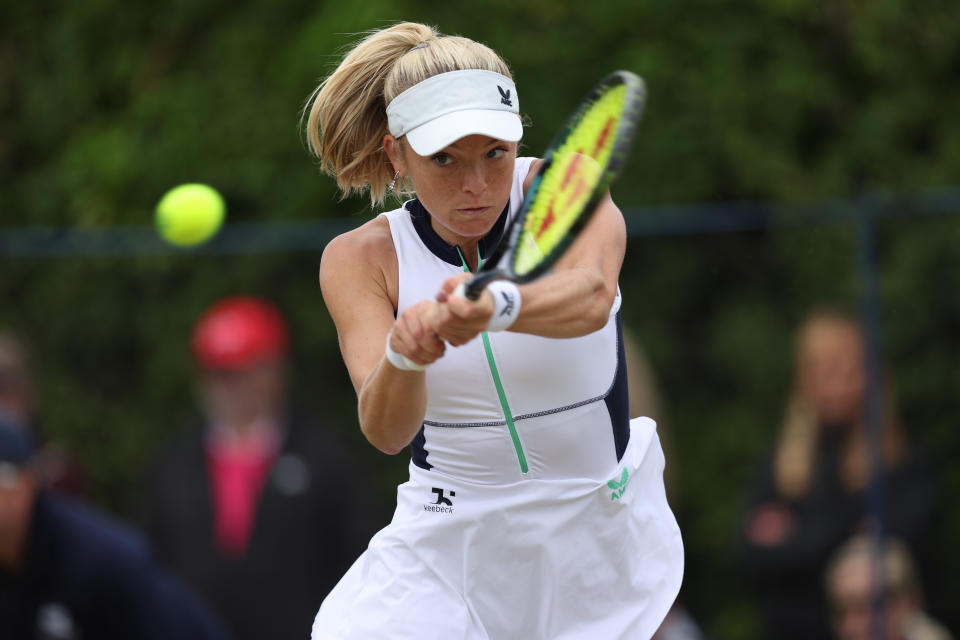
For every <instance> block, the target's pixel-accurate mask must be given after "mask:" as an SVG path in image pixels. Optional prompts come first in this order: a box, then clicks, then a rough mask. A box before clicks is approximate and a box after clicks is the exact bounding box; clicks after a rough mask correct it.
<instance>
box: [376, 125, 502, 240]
mask: <svg viewBox="0 0 960 640" xmlns="http://www.w3.org/2000/svg"><path fill="white" fill-rule="evenodd" d="M395 148H396V147H395ZM392 157H396V158H397V160H395V161H394V165H395V166H396V167H397V168H398V169H399V170H400V173H401V175H405V176H406V177H408V178H409V179H410V180H411V182H413V186H414V189H415V190H416V192H417V197H418V198H419V199H420V202H422V203H423V206H424V207H426V209H427V211H429V212H430V215H431V217H432V224H433V229H434V231H436V232H437V234H438V235H439V236H440V237H441V238H443V239H444V240H445V241H446V242H448V243H450V244H453V245H460V244H463V243H464V241H468V240H471V239H472V240H474V241H475V240H477V239H479V238H482V237H483V236H485V235H486V234H487V233H488V232H489V231H490V229H491V228H492V227H493V224H494V223H495V222H496V221H497V218H498V217H499V216H500V213H501V212H502V211H503V208H504V207H505V206H506V205H507V200H508V199H509V198H510V187H511V185H512V184H513V165H514V161H515V160H516V157H517V143H515V142H504V141H502V140H496V139H494V138H489V137H487V136H480V135H471V136H466V137H464V138H460V139H459V140H457V141H456V142H454V143H453V144H451V145H450V146H448V147H446V148H444V149H442V150H440V151H438V152H437V153H435V154H433V155H432V156H420V155H417V154H416V153H414V151H413V150H412V149H410V148H409V146H407V145H402V146H401V148H400V152H399V153H396V154H392Z"/></svg>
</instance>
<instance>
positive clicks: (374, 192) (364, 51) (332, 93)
mask: <svg viewBox="0 0 960 640" xmlns="http://www.w3.org/2000/svg"><path fill="white" fill-rule="evenodd" d="M463 69H483V70H487V71H495V72H497V73H501V74H503V75H505V76H507V77H511V74H510V69H509V68H508V67H507V64H506V63H505V62H504V61H503V60H502V59H501V58H500V56H499V55H497V54H496V53H495V52H494V51H493V50H492V49H490V48H488V47H487V46H485V45H483V44H480V43H478V42H474V41H473V40H470V39H468V38H463V37H459V36H445V35H442V34H440V33H438V32H437V31H436V30H435V29H434V28H433V27H429V26H426V25H423V24H418V23H414V22H402V23H399V24H395V25H393V26H391V27H388V28H386V29H380V30H376V31H371V32H368V34H367V36H366V37H365V38H363V39H362V40H361V41H360V42H358V43H357V44H356V45H355V46H354V47H353V48H352V49H351V50H350V52H349V53H348V54H347V55H346V56H345V57H344V58H343V60H342V61H341V62H340V65H339V66H338V67H337V68H336V70H334V72H333V73H332V74H330V76H328V77H327V78H326V79H325V80H324V81H323V82H321V83H320V85H319V86H318V87H317V88H316V89H315V90H314V91H313V93H312V94H311V95H310V97H309V98H308V100H307V104H306V106H305V107H304V115H306V120H307V122H306V135H307V144H308V145H309V147H310V150H311V152H312V153H313V154H314V155H315V156H316V157H317V158H319V160H320V167H321V169H322V170H323V171H324V172H326V173H328V174H329V175H331V176H333V177H335V178H336V180H337V186H339V187H340V190H341V192H342V194H343V196H344V197H347V196H349V195H351V194H353V193H354V192H356V193H362V192H363V191H364V190H366V189H369V190H370V201H371V204H372V205H381V204H383V201H384V199H385V198H386V195H387V188H388V185H389V184H390V182H391V180H392V179H393V176H394V172H393V169H392V168H391V164H390V160H389V158H388V157H387V154H386V152H385V151H384V150H383V137H384V136H385V135H386V134H388V133H389V132H390V130H389V127H388V124H387V104H389V102H390V101H391V100H393V99H394V98H395V97H396V96H398V95H399V94H401V93H403V92H404V91H406V90H407V89H409V88H410V87H412V86H413V85H415V84H417V83H419V82H422V81H424V80H426V79H427V78H429V77H431V76H435V75H437V74H440V73H446V72H448V71H459V70H463ZM308 109H309V112H308Z"/></svg>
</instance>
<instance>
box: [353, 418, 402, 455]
mask: <svg viewBox="0 0 960 640" xmlns="http://www.w3.org/2000/svg"><path fill="white" fill-rule="evenodd" d="M360 431H362V432H363V435H364V437H365V438H366V439H367V442H369V443H370V444H372V445H373V446H374V447H375V448H376V449H377V450H378V451H382V452H383V453H385V454H387V455H388V456H395V455H397V454H398V453H400V452H401V451H403V450H404V449H406V448H407V445H409V444H410V442H409V441H406V442H404V441H402V439H400V438H397V437H396V434H393V433H390V432H389V431H388V430H384V429H373V428H371V427H369V426H368V425H366V424H364V423H361V424H360Z"/></svg>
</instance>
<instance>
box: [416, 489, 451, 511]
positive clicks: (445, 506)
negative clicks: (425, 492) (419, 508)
mask: <svg viewBox="0 0 960 640" xmlns="http://www.w3.org/2000/svg"><path fill="white" fill-rule="evenodd" d="M432 491H433V492H434V493H435V494H437V501H436V502H432V503H430V504H425V505H423V510H424V511H433V512H435V513H453V500H452V499H451V498H455V497H456V496H457V492H456V491H450V492H449V493H448V495H449V496H450V497H449V498H448V497H447V496H444V495H443V489H441V488H439V487H433V489H432Z"/></svg>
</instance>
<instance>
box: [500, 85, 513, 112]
mask: <svg viewBox="0 0 960 640" xmlns="http://www.w3.org/2000/svg"><path fill="white" fill-rule="evenodd" d="M497 89H498V90H499V91H500V103H501V104H505V105H507V106H508V107H512V106H513V103H512V102H510V89H507V90H506V91H504V90H503V87H501V86H500V85H497Z"/></svg>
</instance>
